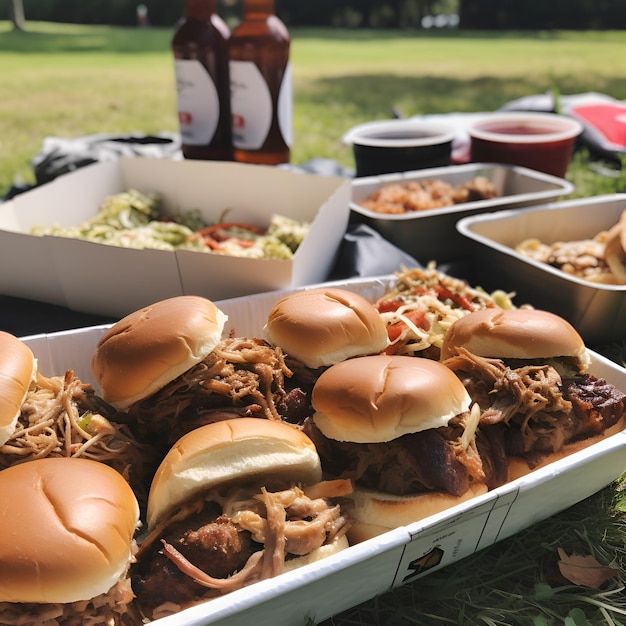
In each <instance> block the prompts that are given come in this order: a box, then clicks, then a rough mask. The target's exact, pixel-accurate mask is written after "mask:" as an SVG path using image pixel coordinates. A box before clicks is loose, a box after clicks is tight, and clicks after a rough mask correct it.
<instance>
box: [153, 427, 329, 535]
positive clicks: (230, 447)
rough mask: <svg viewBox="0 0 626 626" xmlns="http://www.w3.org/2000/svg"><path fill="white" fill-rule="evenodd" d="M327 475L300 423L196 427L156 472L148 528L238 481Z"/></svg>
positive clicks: (313, 479)
mask: <svg viewBox="0 0 626 626" xmlns="http://www.w3.org/2000/svg"><path fill="white" fill-rule="evenodd" d="M321 478H322V469H321V464H320V459H319V456H318V454H317V450H316V448H315V445H314V444H313V442H312V441H311V440H310V439H309V438H308V437H307V436H306V435H305V434H304V433H303V432H302V431H301V430H299V429H297V428H296V427H295V426H291V425H289V424H286V423H284V422H275V421H271V420H267V419H263V418H255V417H250V418H248V417H241V418H235V419H230V420H224V421H221V422H215V423H213V424H208V425H207V426H202V427H200V428H197V429H195V430H192V431H190V432H189V433H187V434H186V435H184V436H183V437H182V438H181V439H179V440H178V442H177V443H175V444H174V446H173V447H172V448H171V450H170V451H169V452H168V454H167V455H166V456H165V458H164V459H163V461H162V462H161V465H160V466H159V468H158V469H157V471H156V474H155V475H154V479H153V481H152V485H151V487H150V494H149V496H148V528H149V529H150V530H152V529H153V528H154V527H155V526H157V525H158V523H159V522H160V521H161V520H162V519H163V518H164V517H165V516H166V515H167V514H168V513H170V512H172V511H173V510H175V509H176V508H178V507H180V505H181V504H183V502H185V501H186V500H189V499H190V498H193V497H196V496H199V495H200V494H205V493H207V492H209V491H210V490H212V489H216V488H221V487H228V486H234V485H244V484H254V485H258V486H264V485H265V483H266V481H269V480H271V481H272V482H273V481H280V483H281V484H282V485H284V484H286V483H288V484H289V485H296V484H302V485H310V484H314V483H317V482H319V481H320V480H321Z"/></svg>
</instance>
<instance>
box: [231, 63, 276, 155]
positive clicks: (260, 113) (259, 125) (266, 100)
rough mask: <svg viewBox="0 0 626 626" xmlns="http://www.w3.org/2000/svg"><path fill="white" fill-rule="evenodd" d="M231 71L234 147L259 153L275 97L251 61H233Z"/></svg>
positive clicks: (267, 128) (268, 127)
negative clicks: (273, 97)
mask: <svg viewBox="0 0 626 626" xmlns="http://www.w3.org/2000/svg"><path fill="white" fill-rule="evenodd" d="M228 68H229V71H230V109H231V115H232V126H233V145H234V146H235V148H239V149H241V150H258V149H259V148H260V147H261V146H262V145H263V143H264V142H265V138H266V137H267V134H268V133H269V130H270V126H271V124H272V94H271V93H270V90H269V88H268V86H267V83H266V82H265V79H264V78H263V75H262V74H261V72H260V71H259V68H258V67H257V66H256V64H255V63H253V62H252V61H231V62H230V63H229V66H228Z"/></svg>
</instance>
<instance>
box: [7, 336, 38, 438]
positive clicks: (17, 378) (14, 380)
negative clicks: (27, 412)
mask: <svg viewBox="0 0 626 626" xmlns="http://www.w3.org/2000/svg"><path fill="white" fill-rule="evenodd" d="M36 371H37V361H36V360H35V357H34V356H33V353H32V352H31V350H30V348H29V347H28V346H27V345H26V344H25V343H24V342H22V341H20V340H19V339H18V338H17V337H15V336H14V335H11V334H10V333H6V332H2V331H0V446H1V445H4V444H5V443H6V442H7V441H8V439H9V437H10V436H11V435H12V434H13V432H14V431H15V425H16V424H17V419H18V417H19V416H20V412H21V408H22V404H23V403H24V400H25V398H26V394H27V393H28V389H29V387H30V384H31V382H33V380H34V379H35V374H36Z"/></svg>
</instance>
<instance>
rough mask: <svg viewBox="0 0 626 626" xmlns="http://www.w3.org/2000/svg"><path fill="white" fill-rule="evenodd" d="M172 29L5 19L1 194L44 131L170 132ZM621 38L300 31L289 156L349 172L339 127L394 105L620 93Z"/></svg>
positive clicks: (461, 106)
mask: <svg viewBox="0 0 626 626" xmlns="http://www.w3.org/2000/svg"><path fill="white" fill-rule="evenodd" d="M171 35H172V30H171V29H134V28H127V29H124V28H110V27H105V26H81V25H67V24H50V23H35V22H31V23H27V30H26V32H22V33H20V32H15V31H12V30H11V27H10V24H9V23H8V22H0V63H1V65H2V68H3V72H2V79H3V80H2V81H1V83H0V120H2V122H1V124H2V125H1V131H2V132H1V133H0V197H1V196H3V195H4V194H5V193H6V191H7V190H8V188H9V187H10V185H11V183H12V182H13V180H14V178H15V177H18V178H21V179H22V180H24V181H25V182H32V171H31V168H30V165H29V159H30V158H31V157H32V156H33V155H35V154H36V153H37V152H38V151H39V150H40V149H41V145H42V141H43V139H44V137H46V136H58V137H79V136H82V135H87V134H92V133H109V132H110V133H120V134H126V133H131V132H138V133H144V134H150V133H155V132H158V131H176V130H177V126H176V115H175V93H174V75H173V67H172V58H171V56H170V53H169V40H170V37H171ZM625 44H626V32H601V33H599V32H590V33H569V32H554V33H547V32H546V33H505V34H502V33H490V34H484V33H468V34H463V33H446V34H444V33H426V32H418V31H402V32H388V31H384V32H372V31H345V30H294V31H293V32H292V61H293V74H294V135H295V144H294V147H293V156H292V160H293V162H294V163H301V162H303V161H306V160H308V159H310V158H313V157H327V158H332V159H336V160H338V161H339V162H341V163H342V164H345V165H348V166H352V165H353V160H352V154H351V152H350V150H349V149H348V148H347V147H346V146H344V145H342V143H341V137H342V135H343V133H344V132H345V131H346V130H348V129H349V128H350V127H351V126H353V125H354V124H357V123H360V122H364V121H369V120H372V119H384V118H388V117H390V116H391V111H392V107H397V108H398V109H399V110H400V111H401V112H402V113H403V114H404V115H418V114H428V113H444V112H450V111H482V110H493V109H497V108H498V107H500V106H502V105H503V104H505V103H506V102H508V101H510V100H513V99H515V98H518V97H521V96H524V95H529V94H536V93H544V92H546V91H548V90H557V91H558V92H560V93H563V94H569V93H581V92H586V91H598V92H602V93H607V94H610V95H612V96H614V97H616V98H619V99H623V98H626V66H624V64H623V63H622V62H621V59H622V51H623V47H624V45H625ZM574 169H575V168H574ZM575 174H577V173H576V172H574V171H572V176H574V175H575ZM605 183H606V181H599V184H601V185H605ZM591 184H594V181H593V180H592V181H587V180H585V184H584V187H585V188H586V187H587V185H591ZM612 185H614V183H611V182H609V184H608V191H609V192H610V191H612V190H613V187H612Z"/></svg>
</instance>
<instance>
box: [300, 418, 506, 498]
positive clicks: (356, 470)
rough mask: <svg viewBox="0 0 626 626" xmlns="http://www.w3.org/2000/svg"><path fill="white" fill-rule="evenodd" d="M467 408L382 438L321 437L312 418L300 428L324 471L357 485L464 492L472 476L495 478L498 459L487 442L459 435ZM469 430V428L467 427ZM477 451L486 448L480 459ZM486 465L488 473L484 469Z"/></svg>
mask: <svg viewBox="0 0 626 626" xmlns="http://www.w3.org/2000/svg"><path fill="white" fill-rule="evenodd" d="M469 415H470V414H469V412H467V413H464V414H462V415H459V416H456V417H455V418H453V419H452V420H450V422H449V423H448V426H445V427H441V428H431V429H428V430H423V431H420V432H417V433H411V434H408V435H403V436H401V437H398V438H397V439H392V440H391V441H387V442H384V443H353V442H350V441H336V440H334V439H329V438H327V437H325V436H324V435H323V434H322V432H321V431H320V430H319V429H318V428H317V426H315V424H314V422H313V420H311V419H308V420H306V422H305V423H304V432H305V433H306V434H307V435H308V436H309V437H310V438H311V439H312V440H313V443H314V444H315V447H316V448H317V451H318V453H319V455H320V458H321V459H322V466H323V467H324V469H325V470H326V471H327V472H328V474H329V475H332V476H336V477H339V478H349V479H351V480H353V481H354V483H355V484H358V485H359V486H361V487H364V488H366V489H372V490H375V491H382V492H384V493H389V494H395V495H398V496H403V495H408V494H418V493H423V492H427V491H445V492H447V493H450V494H452V495H455V496H460V495H462V494H464V493H465V492H466V491H468V489H469V488H470V485H471V483H472V482H481V483H482V482H484V483H485V484H487V485H495V484H499V483H500V482H501V480H502V471H503V465H502V462H501V460H498V458H497V456H496V455H497V448H496V449H494V454H493V455H491V453H490V452H488V451H489V450H491V448H492V442H491V441H490V440H488V439H486V438H483V440H482V441H481V442H480V444H479V442H478V440H477V439H476V438H475V437H473V436H472V437H471V438H470V441H469V442H468V443H469V445H466V444H465V443H464V440H463V433H464V432H465V426H466V423H467V420H468V419H469ZM472 434H473V433H472ZM479 446H480V447H481V452H482V454H484V455H485V456H487V455H488V454H489V457H490V459H492V460H490V462H489V463H488V464H485V463H483V461H482V458H481V454H479ZM486 470H487V471H488V474H486V473H485V471H486Z"/></svg>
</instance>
